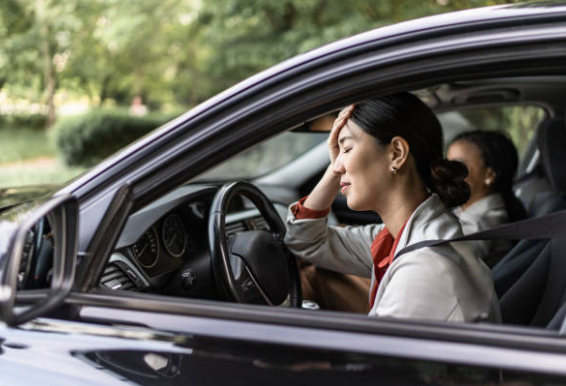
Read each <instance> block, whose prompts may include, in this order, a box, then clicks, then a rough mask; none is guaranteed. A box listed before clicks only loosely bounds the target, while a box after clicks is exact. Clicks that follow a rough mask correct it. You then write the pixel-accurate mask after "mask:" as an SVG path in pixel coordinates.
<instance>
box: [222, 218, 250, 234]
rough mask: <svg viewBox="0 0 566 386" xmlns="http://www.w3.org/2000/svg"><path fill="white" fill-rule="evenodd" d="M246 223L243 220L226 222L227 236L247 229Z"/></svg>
mask: <svg viewBox="0 0 566 386" xmlns="http://www.w3.org/2000/svg"><path fill="white" fill-rule="evenodd" d="M246 230H247V228H246V224H244V222H243V221H238V222H233V223H231V224H226V237H232V236H235V235H237V234H238V233H240V232H244V231H246Z"/></svg>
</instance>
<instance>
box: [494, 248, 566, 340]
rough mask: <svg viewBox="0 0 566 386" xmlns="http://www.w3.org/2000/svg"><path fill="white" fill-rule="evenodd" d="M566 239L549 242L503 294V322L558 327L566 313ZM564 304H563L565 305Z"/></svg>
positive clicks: (501, 303) (501, 302) (501, 300)
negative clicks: (565, 256)
mask: <svg viewBox="0 0 566 386" xmlns="http://www.w3.org/2000/svg"><path fill="white" fill-rule="evenodd" d="M565 252H566V239H562V238H560V239H552V240H550V241H549V242H547V243H546V244H545V246H544V248H543V250H542V251H541V252H540V254H539V255H538V256H537V257H536V259H535V261H534V262H533V263H532V264H531V265H530V266H529V267H528V268H527V269H526V270H525V272H524V274H523V275H522V276H521V277H520V278H519V279H518V280H517V281H516V282H515V283H514V284H513V285H512V286H511V287H510V288H509V290H508V291H507V292H506V293H505V294H504V295H503V296H502V297H501V299H500V305H501V315H502V320H503V323H508V324H519V325H527V326H538V327H548V328H553V329H558V328H560V326H561V324H562V323H561V322H562V320H561V319H560V318H559V317H556V316H557V313H558V311H561V312H560V313H558V314H562V315H564V314H565V313H566V303H565V300H566V274H565V272H566V259H565V258H564V253H565ZM563 306H564V307H563Z"/></svg>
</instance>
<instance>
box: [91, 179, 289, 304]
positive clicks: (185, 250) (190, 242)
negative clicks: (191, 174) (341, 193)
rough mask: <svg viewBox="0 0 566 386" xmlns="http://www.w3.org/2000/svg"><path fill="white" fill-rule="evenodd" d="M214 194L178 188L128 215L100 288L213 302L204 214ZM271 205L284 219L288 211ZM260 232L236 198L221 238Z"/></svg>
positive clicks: (262, 225)
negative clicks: (255, 231)
mask: <svg viewBox="0 0 566 386" xmlns="http://www.w3.org/2000/svg"><path fill="white" fill-rule="evenodd" d="M217 189H218V188H217V187H214V186H202V185H200V186H199V185H187V186H183V187H181V188H178V189H177V190H175V191H173V192H171V193H170V194H168V195H166V196H164V197H163V198H161V199H159V200H157V201H156V202H154V203H152V204H150V205H149V206H147V207H145V208H143V209H141V210H139V211H138V212H136V213H134V214H132V215H131V216H130V217H129V219H128V221H127V222H126V225H125V227H124V230H123V231H122V234H121V235H120V237H119V239H118V243H117V245H116V247H115V249H114V251H113V253H112V255H111V257H110V260H109V262H108V264H107V265H106V267H105V270H104V272H103V274H102V276H101V279H100V287H102V288H107V289H110V290H128V291H144V292H152V293H162V294H166V295H172V296H185V297H191V298H203V299H218V298H219V295H218V292H217V288H216V286H215V283H214V279H213V274H212V268H211V259H210V254H209V245H208V215H209V210H210V206H211V204H212V200H213V199H214V195H215V194H216V191H217ZM275 206H276V209H277V211H278V213H280V215H281V216H282V217H283V216H285V213H286V210H287V207H286V206H285V205H280V204H275ZM259 229H266V230H269V226H268V225H267V223H266V221H265V220H264V219H263V217H262V216H261V215H260V213H259V211H258V210H257V209H256V208H255V206H253V204H252V203H251V202H250V201H248V200H247V199H245V198H243V197H241V196H235V197H234V198H233V199H232V202H231V203H230V206H229V208H228V213H227V216H226V236H227V237H228V238H230V237H232V236H234V235H236V234H238V233H239V232H243V231H247V230H259Z"/></svg>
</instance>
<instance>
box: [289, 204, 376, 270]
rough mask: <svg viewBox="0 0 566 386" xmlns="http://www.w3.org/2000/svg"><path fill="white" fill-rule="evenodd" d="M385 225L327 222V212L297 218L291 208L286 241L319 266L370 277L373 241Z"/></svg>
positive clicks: (297, 252)
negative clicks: (314, 216)
mask: <svg viewBox="0 0 566 386" xmlns="http://www.w3.org/2000/svg"><path fill="white" fill-rule="evenodd" d="M292 206H293V205H291V207H292ZM382 227H383V225H382V224H380V225H375V224H374V225H366V226H348V227H335V226H328V225H327V217H326V216H325V217H322V218H317V219H303V220H298V219H296V218H295V216H294V215H293V213H292V211H291V210H289V211H288V215H287V234H286V235H285V244H286V245H287V247H288V248H289V249H290V250H291V252H293V254H295V256H297V257H300V258H303V259H305V260H307V261H309V262H311V263H313V264H315V265H317V266H319V267H322V268H326V269H330V270H333V271H338V272H343V273H349V274H354V275H358V276H362V277H368V278H369V277H371V272H372V266H373V259H372V256H371V243H372V241H373V239H374V238H375V235H376V234H377V233H378V232H379V231H380V230H381V228H382Z"/></svg>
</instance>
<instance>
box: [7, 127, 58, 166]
mask: <svg viewBox="0 0 566 386" xmlns="http://www.w3.org/2000/svg"><path fill="white" fill-rule="evenodd" d="M53 151H54V150H53V146H52V145H51V142H50V141H49V138H48V135H47V132H45V131H44V130H35V129H29V128H26V127H7V126H5V125H2V129H1V130H0V164H5V163H9V164H11V163H14V162H19V161H23V160H29V159H36V158H42V157H50V156H51V155H52V154H53Z"/></svg>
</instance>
